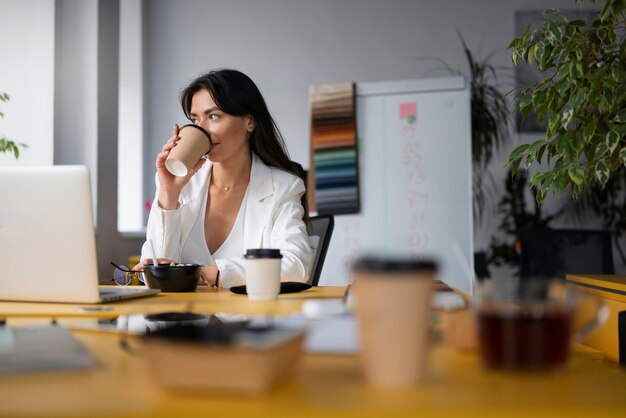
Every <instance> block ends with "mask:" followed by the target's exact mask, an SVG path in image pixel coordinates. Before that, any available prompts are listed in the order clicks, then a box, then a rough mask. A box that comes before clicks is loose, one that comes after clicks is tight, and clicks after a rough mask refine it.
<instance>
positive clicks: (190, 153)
mask: <svg viewBox="0 0 626 418" xmlns="http://www.w3.org/2000/svg"><path fill="white" fill-rule="evenodd" d="M178 136H179V137H180V139H179V140H178V142H176V146H175V147H174V148H172V150H171V151H170V155H169V156H168V157H167V159H166V160H165V167H166V168H167V171H169V172H170V173H172V174H174V175H175V176H179V177H181V176H186V175H187V173H188V172H189V170H191V169H192V168H193V167H194V166H195V165H196V164H197V163H198V161H200V159H201V158H202V157H203V156H204V155H206V154H207V153H208V152H209V151H211V148H212V147H213V143H212V142H211V137H210V135H209V134H208V132H207V131H205V130H204V129H202V128H201V127H200V126H198V125H191V124H190V125H185V126H183V127H181V128H180V130H179V131H178Z"/></svg>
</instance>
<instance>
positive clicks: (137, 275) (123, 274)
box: [111, 261, 145, 286]
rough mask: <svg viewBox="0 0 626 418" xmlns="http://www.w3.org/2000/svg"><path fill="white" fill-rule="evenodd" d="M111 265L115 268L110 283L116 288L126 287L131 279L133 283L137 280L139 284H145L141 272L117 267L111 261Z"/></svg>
mask: <svg viewBox="0 0 626 418" xmlns="http://www.w3.org/2000/svg"><path fill="white" fill-rule="evenodd" d="M111 265H113V266H114V267H115V270H114V271H113V277H112V278H111V281H113V282H115V284H117V285H118V286H128V285H129V284H131V283H132V282H133V279H135V282H136V281H137V280H139V281H140V282H141V283H145V279H144V274H143V271H133V270H131V269H129V268H128V267H126V266H118V265H117V264H115V263H114V262H112V261H111Z"/></svg>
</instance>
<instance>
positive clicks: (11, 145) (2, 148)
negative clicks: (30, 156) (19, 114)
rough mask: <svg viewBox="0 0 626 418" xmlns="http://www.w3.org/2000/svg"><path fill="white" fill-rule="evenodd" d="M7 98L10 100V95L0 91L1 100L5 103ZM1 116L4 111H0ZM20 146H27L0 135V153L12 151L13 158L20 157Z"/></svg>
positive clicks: (0, 116) (1, 116)
mask: <svg viewBox="0 0 626 418" xmlns="http://www.w3.org/2000/svg"><path fill="white" fill-rule="evenodd" d="M9 100H10V97H9V95H8V94H6V93H0V101H1V102H5V103H6V102H8V101H9ZM3 117H4V113H2V112H0V118H3ZM20 147H21V148H28V145H26V144H22V143H16V142H13V141H10V140H9V139H7V138H5V137H4V136H0V153H2V154H4V153H6V152H10V153H13V155H14V156H15V159H18V158H20Z"/></svg>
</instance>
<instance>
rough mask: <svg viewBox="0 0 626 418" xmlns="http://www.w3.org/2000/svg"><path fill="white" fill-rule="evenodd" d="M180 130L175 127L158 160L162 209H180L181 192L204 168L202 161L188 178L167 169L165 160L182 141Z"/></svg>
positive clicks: (159, 199)
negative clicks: (179, 134) (201, 168)
mask: <svg viewBox="0 0 626 418" xmlns="http://www.w3.org/2000/svg"><path fill="white" fill-rule="evenodd" d="M179 130H180V128H179V126H178V124H175V125H174V129H172V137H171V138H170V139H168V140H167V142H166V143H165V145H163V147H162V148H161V152H160V153H159V154H158V155H157V158H156V169H157V174H158V176H159V183H160V185H161V187H160V191H159V197H158V201H159V206H160V207H161V208H162V209H176V208H177V207H178V197H179V196H180V191H181V190H182V188H183V187H184V186H185V184H187V183H188V182H189V179H190V178H191V177H192V176H193V175H194V174H195V173H196V171H197V170H199V169H200V167H202V164H203V163H204V160H200V162H199V163H198V165H196V167H194V169H193V170H190V171H189V173H188V174H187V175H186V176H181V177H179V176H175V175H173V174H172V173H170V172H169V171H168V170H167V168H166V167H165V160H166V159H167V157H168V156H169V155H170V151H171V150H172V148H174V147H175V146H176V142H178V140H179V139H180V137H179V136H178V131H179Z"/></svg>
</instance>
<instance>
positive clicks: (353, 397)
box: [0, 288, 626, 418]
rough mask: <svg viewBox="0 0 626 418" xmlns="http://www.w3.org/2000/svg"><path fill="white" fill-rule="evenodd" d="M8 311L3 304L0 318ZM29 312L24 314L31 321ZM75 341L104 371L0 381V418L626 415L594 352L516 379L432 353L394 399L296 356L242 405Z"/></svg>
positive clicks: (350, 372) (98, 336)
mask: <svg viewBox="0 0 626 418" xmlns="http://www.w3.org/2000/svg"><path fill="white" fill-rule="evenodd" d="M318 290H319V292H320V293H317V295H318V296H321V295H324V297H329V296H330V295H331V294H333V292H334V294H336V295H337V296H338V295H339V294H340V293H342V292H341V289H332V288H331V289H325V288H319V289H318ZM305 295H306V296H309V297H312V296H313V294H308V295H307V294H306V293H303V294H295V295H285V297H284V298H281V300H279V301H278V302H274V303H273V304H274V305H275V307H274V308H270V307H269V305H271V304H272V303H268V304H267V305H268V306H266V307H263V308H260V307H259V308H258V309H257V308H252V307H248V308H247V310H248V312H253V311H256V312H257V313H261V314H266V313H267V312H270V311H272V312H275V313H282V312H286V311H287V310H288V309H292V308H294V306H295V305H296V304H298V303H301V302H302V301H303V297H304V296H305ZM165 296H166V297H167V299H169V300H168V301H167V304H164V305H163V306H167V307H168V309H169V308H170V307H173V306H178V307H183V306H185V304H186V303H187V302H186V301H185V300H184V299H185V298H182V297H181V298H180V299H181V300H180V301H175V300H174V299H177V298H176V297H171V298H170V297H169V295H165ZM230 296H231V295H229V294H227V293H223V294H222V292H214V294H213V293H211V295H210V296H204V295H202V294H198V295H196V296H192V299H196V298H197V299H202V302H199V303H198V307H200V308H201V309H202V310H204V309H215V311H214V312H218V311H223V310H224V307H225V306H226V305H228V304H229V303H227V301H228V300H229V301H230V303H232V304H233V306H231V308H232V310H233V311H234V310H235V306H234V305H238V308H241V307H242V306H241V305H239V304H240V303H241V304H243V305H245V304H246V303H247V302H246V300H245V298H242V299H231V297H230ZM233 296H234V295H233ZM287 296H289V297H287ZM213 298H215V299H214V301H215V305H213V308H210V307H209V305H210V304H209V302H208V300H209V299H212V300H213ZM223 298H224V299H223ZM156 301H157V299H152V300H151V299H146V300H143V301H141V300H138V301H134V302H133V303H132V304H133V305H134V304H137V305H142V308H141V310H139V311H142V310H143V309H146V308H145V307H146V306H151V305H152V303H156ZM284 301H286V303H283V302H284ZM126 303H127V302H126ZM126 303H125V304H126ZM36 305H39V304H36ZM45 305H48V304H45ZM194 306H195V305H194ZM7 308H8V306H7V305H5V304H1V305H0V311H1V312H2V313H4V314H6V309H7ZM60 308H61V307H59V310H62V309H60ZM238 308H237V309H238ZM46 309H48V308H46ZM125 309H126V308H125ZM128 309H129V310H130V308H128ZM194 309H195V308H194ZM25 311H26V310H23V311H22V314H23V315H26V313H25ZM139 311H135V312H139ZM126 312H128V311H126ZM32 314H33V313H32V311H31V313H30V314H29V315H32ZM72 316H73V315H72ZM75 335H76V337H77V338H78V339H79V340H81V341H82V342H83V343H84V344H85V345H86V346H87V348H88V349H89V350H90V352H91V353H92V354H93V355H94V356H95V358H96V359H97V361H98V363H99V364H100V365H101V366H100V367H99V368H98V369H92V370H88V371H79V372H75V371H73V372H69V371H68V372H50V373H37V374H32V375H9V376H0V416H63V417H70V416H85V417H87V416H89V417H93V416H102V417H117V416H119V417H168V416H171V417H206V416H211V417H220V416H228V417H257V416H261V417H264V416H267V417H316V418H318V417H330V416H332V417H334V416H340V417H405V416H406V417H409V416H410V417H416V416H424V417H454V418H459V417H468V416H476V417H502V416H507V417H509V416H510V417H518V416H519V417H528V416H532V417H533V418H536V417H556V416H568V417H596V416H597V417H618V416H620V417H623V416H624V415H625V414H626V396H624V393H625V391H626V372H625V371H623V370H621V369H620V368H619V367H618V366H617V365H616V364H615V363H607V362H604V361H603V360H602V358H601V357H600V355H599V354H598V353H596V352H593V351H586V352H580V351H577V352H575V353H574V355H573V357H572V359H571V362H570V364H569V365H568V367H567V369H565V370H561V371H556V372H552V373H530V374H516V373H510V372H508V373H507V372H491V371H487V370H484V369H483V368H482V366H481V364H480V362H479V360H478V357H477V356H476V354H475V353H468V354H457V353H453V352H450V351H449V350H447V349H446V348H445V347H435V348H434V349H433V351H432V355H431V361H430V368H431V375H430V379H429V381H428V383H427V384H425V385H424V386H422V387H419V388H415V389H411V390H399V391H382V390H375V389H372V388H368V387H367V386H365V385H364V384H363V383H362V381H361V379H360V375H359V371H358V360H357V358H355V357H353V356H322V355H311V354H309V355H305V356H303V359H302V360H303V361H302V363H301V366H300V368H299V370H298V371H297V373H296V375H295V376H294V377H293V378H291V379H289V380H288V381H286V382H284V383H283V384H282V385H280V386H279V387H277V388H276V389H275V390H274V391H273V392H271V393H270V394H269V395H268V396H265V397H260V398H247V397H238V396H234V395H220V394H207V395H201V396H198V395H195V396H192V395H183V394H172V393H166V392H163V391H161V390H160V389H159V388H158V387H156V386H155V385H154V383H153V382H152V381H151V380H150V376H149V373H148V372H149V369H148V368H149V365H148V364H146V363H145V362H144V359H143V358H142V357H141V356H139V357H137V356H132V355H130V354H128V353H127V352H125V351H123V350H122V349H121V348H120V347H119V344H118V342H119V340H118V337H117V336H115V335H112V334H107V333H96V332H78V331H75ZM135 343H137V344H139V342H138V341H135ZM207 378H210V376H207Z"/></svg>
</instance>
